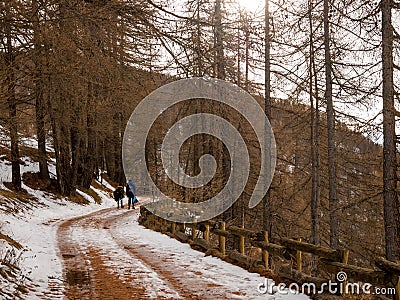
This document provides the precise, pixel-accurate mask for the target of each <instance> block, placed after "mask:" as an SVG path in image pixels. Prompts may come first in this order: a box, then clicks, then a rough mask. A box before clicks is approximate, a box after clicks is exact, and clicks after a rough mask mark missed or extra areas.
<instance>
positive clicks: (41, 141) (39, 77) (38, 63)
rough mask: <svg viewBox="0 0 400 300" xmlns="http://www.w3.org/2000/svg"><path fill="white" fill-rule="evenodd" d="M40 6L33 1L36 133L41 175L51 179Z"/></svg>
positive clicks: (43, 177) (35, 0)
mask: <svg viewBox="0 0 400 300" xmlns="http://www.w3.org/2000/svg"><path fill="white" fill-rule="evenodd" d="M38 14H39V6H38V1H37V0H33V1H32V15H33V31H34V33H33V35H34V36H33V46H34V49H35V91H34V93H35V111H36V132H37V139H38V161H39V175H40V177H41V178H42V179H45V180H48V179H50V175H49V169H48V166H47V156H46V132H45V115H46V114H45V101H44V98H43V85H44V84H43V73H42V58H43V53H42V51H41V47H42V46H41V42H40V36H41V32H40V27H39V15H38Z"/></svg>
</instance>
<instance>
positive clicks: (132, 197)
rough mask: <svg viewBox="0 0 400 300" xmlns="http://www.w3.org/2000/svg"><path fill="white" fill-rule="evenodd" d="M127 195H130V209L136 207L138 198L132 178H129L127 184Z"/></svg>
mask: <svg viewBox="0 0 400 300" xmlns="http://www.w3.org/2000/svg"><path fill="white" fill-rule="evenodd" d="M126 196H127V197H128V209H131V204H132V209H135V203H136V202H137V199H136V186H135V184H134V183H133V181H132V180H131V179H129V180H128V183H127V184H126Z"/></svg>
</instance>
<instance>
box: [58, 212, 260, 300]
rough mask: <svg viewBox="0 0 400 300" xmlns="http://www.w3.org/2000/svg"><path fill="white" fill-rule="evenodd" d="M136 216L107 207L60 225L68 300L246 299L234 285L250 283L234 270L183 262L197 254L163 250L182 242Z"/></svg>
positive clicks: (181, 248)
mask: <svg viewBox="0 0 400 300" xmlns="http://www.w3.org/2000/svg"><path fill="white" fill-rule="evenodd" d="M137 217H138V209H136V210H126V209H116V208H108V209H103V210H100V211H97V212H94V213H90V214H88V215H85V216H80V217H76V218H73V219H69V220H66V221H63V222H62V223H61V224H60V226H59V228H58V231H57V239H58V247H59V255H60V256H61V258H62V261H63V274H64V282H65V287H64V295H65V297H66V298H67V299H150V298H151V299H171V298H174V299H235V298H236V299H243V298H244V297H245V293H243V292H241V291H240V288H239V287H237V288H234V289H232V285H233V286H234V285H235V281H242V280H243V279H244V280H245V282H246V278H243V277H242V276H241V275H240V274H238V275H236V273H237V272H235V271H234V270H232V271H230V273H231V274H227V273H226V272H223V271H222V272H221V270H219V268H218V263H210V262H209V260H204V261H203V260H202V258H201V256H202V257H204V254H202V253H199V254H195V255H194V256H193V254H192V256H191V255H188V256H189V258H186V260H184V259H182V256H187V255H186V254H188V253H189V252H196V251H193V250H191V249H190V248H189V249H187V248H186V246H187V245H183V244H181V245H182V246H179V244H178V247H177V246H176V245H175V248H174V249H178V252H180V253H177V251H175V252H171V251H170V250H169V251H168V249H164V250H163V251H160V249H162V248H163V245H165V244H168V243H175V242H176V243H179V242H177V241H175V240H172V239H170V238H169V237H165V236H163V235H162V234H160V233H156V232H152V231H150V230H148V229H145V228H144V227H142V226H140V225H139V224H138V223H137ZM165 238H168V239H170V240H171V241H168V240H164V241H163V239H165ZM199 255H201V256H199ZM228 268H229V267H228ZM228 270H229V269H228ZM218 272H219V273H223V274H218ZM229 275H231V276H229ZM226 276H227V277H226ZM225 277H226V278H225ZM222 278H223V279H222ZM232 281H233V282H232ZM249 281H250V278H247V284H248V283H249ZM256 287H257V283H256V282H255V283H254V290H256Z"/></svg>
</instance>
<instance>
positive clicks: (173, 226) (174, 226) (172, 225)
mask: <svg viewBox="0 0 400 300" xmlns="http://www.w3.org/2000/svg"><path fill="white" fill-rule="evenodd" d="M175 232H176V223H175V222H172V224H171V233H172V234H175Z"/></svg>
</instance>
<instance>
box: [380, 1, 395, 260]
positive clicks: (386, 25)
mask: <svg viewBox="0 0 400 300" xmlns="http://www.w3.org/2000/svg"><path fill="white" fill-rule="evenodd" d="M391 3H392V1H391V0H382V2H381V5H382V69H383V137H384V140H383V200H384V218H385V240H386V258H387V259H388V260H392V261H394V260H399V259H400V236H399V235H400V232H398V223H399V222H400V218H399V200H398V195H397V191H396V185H397V174H396V171H397V162H396V124H395V106H394V83H393V68H394V66H393V27H392V11H391V9H392V8H391Z"/></svg>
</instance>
